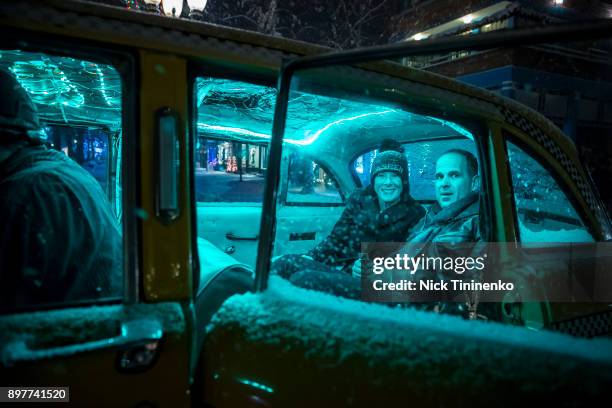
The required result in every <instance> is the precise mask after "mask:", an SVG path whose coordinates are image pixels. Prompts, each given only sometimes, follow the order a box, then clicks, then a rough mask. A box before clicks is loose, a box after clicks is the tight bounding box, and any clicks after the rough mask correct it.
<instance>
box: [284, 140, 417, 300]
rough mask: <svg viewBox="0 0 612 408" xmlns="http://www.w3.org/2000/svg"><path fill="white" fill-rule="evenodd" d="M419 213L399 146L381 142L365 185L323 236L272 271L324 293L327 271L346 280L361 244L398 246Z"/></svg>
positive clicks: (327, 277) (406, 166) (354, 193)
mask: <svg viewBox="0 0 612 408" xmlns="http://www.w3.org/2000/svg"><path fill="white" fill-rule="evenodd" d="M423 214H424V210H423V208H422V207H421V206H420V205H419V204H418V203H417V202H416V201H415V200H414V199H413V198H412V197H411V196H410V189H409V183H408V162H407V160H406V157H405V155H404V153H403V148H402V147H401V145H400V144H399V143H397V142H395V141H393V140H389V139H387V140H384V141H383V143H382V144H381V147H380V149H379V153H378V155H377V156H376V157H375V159H374V161H373V163H372V171H371V182H370V185H369V186H367V187H365V188H361V189H357V190H355V191H354V192H353V194H351V196H350V197H349V199H348V201H347V204H346V208H345V210H344V211H343V213H342V215H341V216H340V219H339V220H338V221H337V222H336V224H335V226H334V228H333V230H332V232H331V233H330V234H329V236H328V237H327V238H326V239H324V240H323V241H322V242H320V243H319V244H318V245H317V246H316V247H315V248H314V249H313V250H311V251H310V252H309V253H308V254H306V255H285V256H283V257H281V258H280V259H278V260H276V262H274V264H273V266H272V268H273V270H274V271H276V273H278V274H279V275H280V276H282V277H284V278H287V279H290V280H291V281H292V282H293V283H294V284H296V285H298V286H305V285H306V284H308V287H311V288H315V287H313V284H314V286H316V289H319V290H326V288H328V287H329V286H328V285H327V283H328V282H327V280H328V279H329V280H333V281H334V282H337V279H338V276H337V275H338V273H333V274H331V276H330V274H329V272H337V269H341V270H343V271H344V272H347V273H346V274H344V275H345V276H346V277H348V278H350V277H351V276H350V267H351V265H352V264H353V263H354V262H355V260H356V259H358V257H359V254H360V252H361V244H362V243H366V242H404V240H405V239H406V237H407V236H408V235H409V233H410V230H411V228H412V227H413V226H414V225H415V224H416V223H417V221H418V220H419V219H420V218H421V217H422V216H423ZM315 275H317V276H316V277H315ZM315 283H316V284H315ZM351 284H354V283H351ZM351 293H352V292H351Z"/></svg>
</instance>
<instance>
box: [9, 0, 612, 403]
mask: <svg viewBox="0 0 612 408" xmlns="http://www.w3.org/2000/svg"><path fill="white" fill-rule="evenodd" d="M0 21H1V25H0V31H1V32H2V43H1V47H0V68H2V69H5V70H8V71H9V72H11V73H12V75H14V77H15V78H16V79H17V81H19V83H20V84H21V86H22V87H23V88H24V89H25V90H26V92H27V93H28V94H29V96H30V97H31V99H32V101H33V102H34V103H35V104H36V107H37V109H38V115H39V117H40V120H41V122H42V123H43V125H44V131H45V132H44V133H45V135H46V136H45V138H46V139H45V144H46V145H47V146H48V148H49V149H55V150H58V151H61V152H64V153H65V154H66V155H67V156H69V157H71V158H72V159H73V160H74V161H75V162H77V163H78V164H80V165H81V166H82V167H83V168H84V169H85V170H86V171H88V172H89V173H90V174H91V175H92V176H93V177H94V178H95V179H96V180H97V181H98V182H99V184H100V186H101V188H102V189H103V191H104V192H105V194H106V197H107V201H108V205H110V206H111V208H112V210H113V212H114V215H115V216H116V218H117V222H118V223H119V224H120V225H121V228H122V244H123V247H122V251H121V252H122V256H121V258H122V259H121V264H122V268H121V270H120V271H112V272H114V274H112V276H115V277H117V276H118V278H113V279H117V280H118V282H116V283H117V284H118V285H119V286H121V287H122V291H121V292H120V293H119V292H118V293H117V296H109V297H105V298H97V299H90V298H82V299H76V300H74V299H71V300H64V301H62V300H59V301H57V300H56V301H53V302H47V303H36V304H26V305H21V304H20V305H11V304H8V305H5V303H4V302H2V305H3V308H2V315H1V316H0V369H1V371H0V379H1V380H0V386H6V387H25V388H28V387H53V386H55V387H60V386H63V387H69V397H70V401H71V402H73V403H74V404H75V405H77V406H211V407H235V406H278V407H286V406H404V405H417V406H421V405H426V406H441V405H450V404H459V405H462V406H467V405H474V404H478V405H484V404H499V405H516V404H518V403H521V402H523V401H525V400H529V401H530V402H535V403H537V402H541V403H546V402H550V401H562V402H563V403H566V404H568V405H587V404H592V403H594V402H595V401H599V400H600V398H602V397H606V398H609V397H610V392H611V391H610V387H609V386H607V385H609V384H610V382H611V381H612V347H610V345H611V344H612V343H610V342H609V340H606V339H601V338H597V339H584V338H580V336H582V337H601V336H606V335H608V336H609V334H610V332H611V328H612V311H610V309H609V303H610V301H611V300H612V293H611V292H610V290H609V289H610V288H611V287H610V286H606V285H608V284H609V281H608V280H607V275H606V271H605V270H604V269H605V265H607V264H606V261H608V262H609V258H610V254H611V253H610V249H609V247H608V246H607V244H606V243H605V241H609V240H610V239H611V238H612V224H611V223H610V220H609V217H608V215H607V214H606V211H605V209H604V206H603V205H602V203H601V201H600V200H599V198H598V196H597V192H596V189H595V186H594V185H593V183H592V181H590V178H589V177H588V173H587V171H586V170H585V169H584V167H583V165H582V164H581V162H580V160H579V157H578V154H577V152H576V148H575V146H574V144H573V143H572V141H571V140H570V139H569V138H567V137H566V136H565V135H564V134H563V133H562V132H561V130H559V129H558V128H557V127H556V126H555V125H554V124H552V123H551V122H549V121H548V120H547V119H545V118H544V117H543V116H541V115H540V114H538V113H537V112H535V111H533V110H531V109H529V108H526V107H525V106H522V105H520V104H519V103H517V102H514V101H511V100H508V99H506V98H503V97H501V96H499V95H496V94H494V93H492V92H489V91H486V90H483V89H478V88H476V87H472V86H469V85H466V84H462V83H459V82H457V81H454V80H451V79H449V78H445V77H442V76H438V75H434V74H431V73H428V72H424V71H420V70H416V69H410V68H407V67H402V66H400V65H398V64H394V63H391V62H388V61H383V62H381V61H376V60H377V59H387V58H399V57H400V56H402V55H414V54H417V53H432V52H440V51H445V50H453V49H462V48H466V47H467V48H470V47H471V49H483V48H486V47H489V48H490V47H496V46H502V42H501V39H500V38H501V37H503V36H499V35H496V34H493V35H487V36H482V37H478V38H475V39H473V40H469V39H468V40H465V39H459V40H449V41H446V42H444V41H439V42H435V41H434V42H430V43H423V44H422V45H413V48H410V47H405V48H403V49H402V48H401V47H397V48H391V49H389V48H383V49H381V50H378V51H377V50H364V51H357V52H354V53H350V52H349V53H347V54H330V55H329V56H327V57H323V56H321V57H305V58H303V59H297V60H296V61H295V62H292V63H290V64H289V65H286V66H285V68H284V70H283V71H282V72H281V66H282V63H283V60H288V59H295V58H296V57H299V56H304V55H310V56H312V55H315V54H322V53H325V52H327V51H328V50H326V49H324V48H321V47H316V46H312V45H309V44H304V43H299V42H294V41H288V40H284V39H279V38H272V37H267V36H263V35H259V34H255V33H249V32H244V31H240V30H233V29H228V28H221V27H217V26H211V25H207V24H204V23H201V22H193V21H183V20H178V19H174V18H169V17H163V16H157V15H151V14H146V13H141V12H135V11H128V10H123V9H120V8H114V7H109V6H104V5H97V4H92V3H88V2H82V1H55V0H53V1H48V2H45V3H44V4H41V3H40V2H36V1H22V2H18V3H16V4H5V3H3V4H0ZM609 28H610V25H609V24H607V25H606V24H604V23H599V25H595V26H593V27H591V28H590V31H589V29H584V30H582V32H584V33H585V34H584V35H585V38H586V36H588V35H591V36H601V35H602V33H605V32H606V30H608V29H609ZM564 30H566V31H564ZM572 30H573V31H572ZM578 32H579V30H577V29H575V28H564V29H560V30H558V31H555V30H554V29H550V30H548V31H546V30H544V31H542V32H541V33H536V35H533V33H532V34H530V33H527V32H519V33H518V34H517V35H516V36H514V37H510V36H509V37H508V41H509V42H510V44H511V45H517V44H521V43H522V42H530V41H531V42H532V43H533V42H544V41H548V42H550V41H553V40H555V39H560V40H562V39H564V38H567V37H568V36H570V35H572V34H576V35H577V33H578ZM538 35H539V37H538ZM453 41H456V42H453ZM470 41H472V42H470ZM512 41H514V42H512ZM429 44H431V45H429ZM428 47H429V48H428ZM389 50H391V51H389ZM411 53H413V54H411ZM279 73H280V74H281V75H280V80H279ZM277 81H278V84H279V86H278V89H277ZM389 138H391V139H394V140H395V141H397V142H398V143H400V144H401V145H402V146H403V147H404V149H405V152H406V156H407V159H408V162H409V165H410V169H409V170H410V176H409V177H410V178H409V181H410V186H411V195H412V196H413V198H414V199H415V200H417V201H418V202H419V203H420V204H421V205H423V206H424V207H429V206H430V205H432V204H433V202H434V200H435V192H434V191H433V187H432V185H433V184H432V183H433V180H434V179H435V167H434V164H435V160H436V159H437V157H439V155H440V154H441V153H443V152H444V151H447V150H448V149H453V148H455V149H456V148H459V149H463V150H467V151H469V152H472V153H473V154H474V155H475V156H476V157H477V160H478V165H479V172H480V176H481V180H482V181H481V185H480V190H479V192H480V201H479V203H480V224H481V225H480V228H481V230H482V232H483V237H484V238H483V239H484V240H486V241H487V242H495V243H504V244H505V245H506V247H505V248H506V252H504V251H502V252H500V257H499V259H498V264H499V265H498V266H499V268H501V269H502V270H506V269H508V270H512V268H515V267H516V265H514V264H513V262H514V261H515V260H513V259H512V257H511V256H510V255H511V254H512V252H511V247H516V246H521V245H523V246H524V248H526V249H525V250H526V251H527V252H529V251H533V250H534V249H540V250H541V249H542V248H544V249H545V250H546V251H547V252H546V251H545V252H546V253H547V254H548V255H549V256H548V258H546V259H547V260H550V258H551V257H550V254H551V253H552V254H553V257H556V258H559V257H561V256H562V254H567V253H568V252H569V251H574V250H575V251H578V252H579V250H580V249H581V248H587V252H588V251H590V252H588V254H589V256H588V257H586V258H585V257H581V258H580V259H578V261H576V260H575V259H574V258H572V257H570V258H568V260H567V262H565V263H563V262H562V265H563V268H562V269H560V272H559V273H562V274H564V276H567V277H568V279H569V280H572V279H573V280H572V281H579V282H581V283H584V287H588V288H591V289H592V288H596V289H598V290H597V291H596V292H597V293H587V294H585V293H580V295H581V296H580V297H576V298H570V297H567V296H566V297H558V298H554V297H551V296H548V297H547V296H546V294H544V295H542V294H539V295H538V296H539V297H538V296H535V297H533V298H529V299H522V300H527V301H517V300H516V299H508V301H507V302H506V301H500V302H496V303H495V306H494V308H495V311H496V312H495V317H494V318H492V319H491V320H495V321H494V322H484V321H478V320H464V319H461V318H460V317H457V316H447V315H443V314H437V313H431V312H426V311H420V310H415V309H413V308H404V307H399V308H396V307H389V306H388V305H380V304H371V303H367V302H361V301H358V300H354V299H344V298H341V297H338V296H334V295H331V294H329V293H320V292H317V291H314V290H311V289H309V288H304V287H297V286H295V285H292V284H290V283H289V282H287V281H286V280H283V279H281V278H280V277H278V276H271V275H273V274H271V273H270V270H271V264H273V260H275V259H276V258H277V257H280V256H282V255H286V254H303V253H306V252H307V251H309V250H311V249H312V248H313V247H314V246H315V245H316V244H317V243H319V242H321V241H322V240H323V239H325V237H326V236H327V235H328V234H329V233H330V232H331V231H332V229H333V227H334V225H335V223H336V222H337V221H338V219H339V217H340V216H341V214H342V212H343V211H344V209H345V208H346V204H347V200H348V199H349V197H350V195H351V194H352V193H353V191H355V189H357V188H361V187H364V186H367V184H368V183H369V180H370V171H371V163H372V160H373V158H374V157H375V156H376V155H377V153H378V148H379V146H380V142H381V141H382V140H383V139H389ZM551 243H555V245H552V244H551ZM508 248H510V249H508ZM92 250H93V249H92ZM555 254H556V255H555ZM8 255H9V254H0V256H8ZM563 259H565V258H563ZM558 261H559V259H553V260H551V262H553V265H555V267H557V266H558V265H559V263H558ZM602 265H604V266H602ZM548 270H550V268H549V269H548ZM110 272H111V271H109V275H111V274H110ZM117 272H118V273H117ZM10 273H11V271H0V274H1V275H0V276H7V275H6V274H10ZM585 282H586V283H585ZM43 290H44V287H43ZM13 395H14V394H13Z"/></svg>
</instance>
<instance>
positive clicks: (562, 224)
mask: <svg viewBox="0 0 612 408" xmlns="http://www.w3.org/2000/svg"><path fill="white" fill-rule="evenodd" d="M506 145H507V149H508V162H509V167H510V173H511V177H512V189H513V192H514V204H515V206H516V213H517V222H518V229H519V234H520V240H521V241H522V242H594V239H593V236H592V235H591V234H590V233H589V231H588V230H587V228H586V226H585V225H584V223H583V222H582V220H581V219H580V216H579V215H578V212H577V211H576V209H575V208H574V206H573V205H572V203H571V201H570V200H569V199H568V197H567V195H566V194H565V193H564V192H563V190H562V189H561V186H560V185H559V184H558V183H557V181H556V180H555V179H554V178H553V177H552V176H551V174H550V172H549V171H548V170H546V169H545V168H544V166H542V165H541V164H540V163H539V162H538V161H537V160H536V159H535V158H534V157H532V156H531V155H529V154H528V153H527V152H525V151H524V150H522V149H521V148H520V147H518V146H516V145H515V144H513V143H511V142H507V143H506Z"/></svg>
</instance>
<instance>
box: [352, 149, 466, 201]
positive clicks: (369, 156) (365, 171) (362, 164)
mask: <svg viewBox="0 0 612 408" xmlns="http://www.w3.org/2000/svg"><path fill="white" fill-rule="evenodd" d="M403 146H404V154H405V155H406V159H407V160H408V174H409V182H410V193H411V195H412V197H413V198H414V199H416V200H423V201H433V200H435V198H436V193H435V187H434V181H435V169H436V166H435V163H436V160H437V159H438V157H440V156H441V155H442V153H444V152H445V151H448V150H451V149H463V150H466V151H469V152H470V153H472V154H473V155H474V156H475V157H477V154H476V148H475V145H474V142H473V141H472V140H470V139H467V138H461V139H446V140H424V141H419V142H412V143H405V144H404V145H403ZM378 153H379V151H378V149H374V150H371V151H369V152H367V153H364V154H362V155H360V156H358V157H357V158H356V159H355V160H354V161H353V164H352V165H351V168H352V169H353V172H354V174H355V175H356V177H357V179H358V180H359V182H360V183H361V185H362V186H367V185H369V184H370V178H371V177H370V174H371V171H372V162H373V161H374V159H375V158H376V155H377V154H378Z"/></svg>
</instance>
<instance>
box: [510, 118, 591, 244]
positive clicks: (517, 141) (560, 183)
mask: <svg viewBox="0 0 612 408" xmlns="http://www.w3.org/2000/svg"><path fill="white" fill-rule="evenodd" d="M501 136H502V142H503V148H504V159H505V163H506V172H507V174H508V180H507V183H508V188H509V190H510V192H511V194H512V215H513V217H514V220H513V223H512V225H513V228H514V234H515V237H516V242H518V243H521V242H523V241H522V240H521V231H520V227H519V215H518V208H517V205H516V195H515V193H514V184H513V182H512V174H513V172H512V167H511V165H510V156H509V154H508V142H510V143H512V144H513V145H515V146H516V147H518V148H519V149H520V150H521V151H522V152H523V153H525V154H526V155H528V156H529V157H530V158H531V159H533V160H534V161H535V162H536V163H537V164H538V165H540V166H541V167H542V168H543V169H544V170H546V172H547V173H548V175H549V176H550V177H551V178H552V179H553V180H554V181H555V183H557V187H558V188H559V189H560V190H561V192H562V193H563V195H564V196H565V198H566V199H567V201H568V202H569V204H570V205H571V206H572V208H573V209H574V211H575V212H576V214H577V215H578V217H579V219H580V221H581V222H582V224H583V225H584V229H585V230H586V232H588V233H589V235H591V237H592V238H593V241H594V242H598V241H601V236H600V234H599V231H598V230H597V228H596V227H595V225H593V224H592V223H591V222H590V221H589V218H588V217H587V216H586V214H585V212H584V208H583V206H582V204H580V202H579V201H578V199H577V197H576V196H575V195H574V194H573V192H572V190H571V188H570V187H569V186H568V185H567V182H566V181H565V180H563V179H562V178H561V177H560V174H558V173H557V172H554V171H551V170H550V168H549V167H547V166H546V165H544V164H543V160H545V158H544V157H543V156H542V155H541V154H539V153H538V152H537V151H536V150H535V149H534V148H533V147H532V146H530V145H529V144H528V143H525V142H524V141H523V140H522V138H521V137H520V136H518V135H517V132H516V131H513V130H509V129H507V128H505V129H503V130H502V132H501ZM529 244H537V242H530V243H529ZM568 244H569V243H568Z"/></svg>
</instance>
